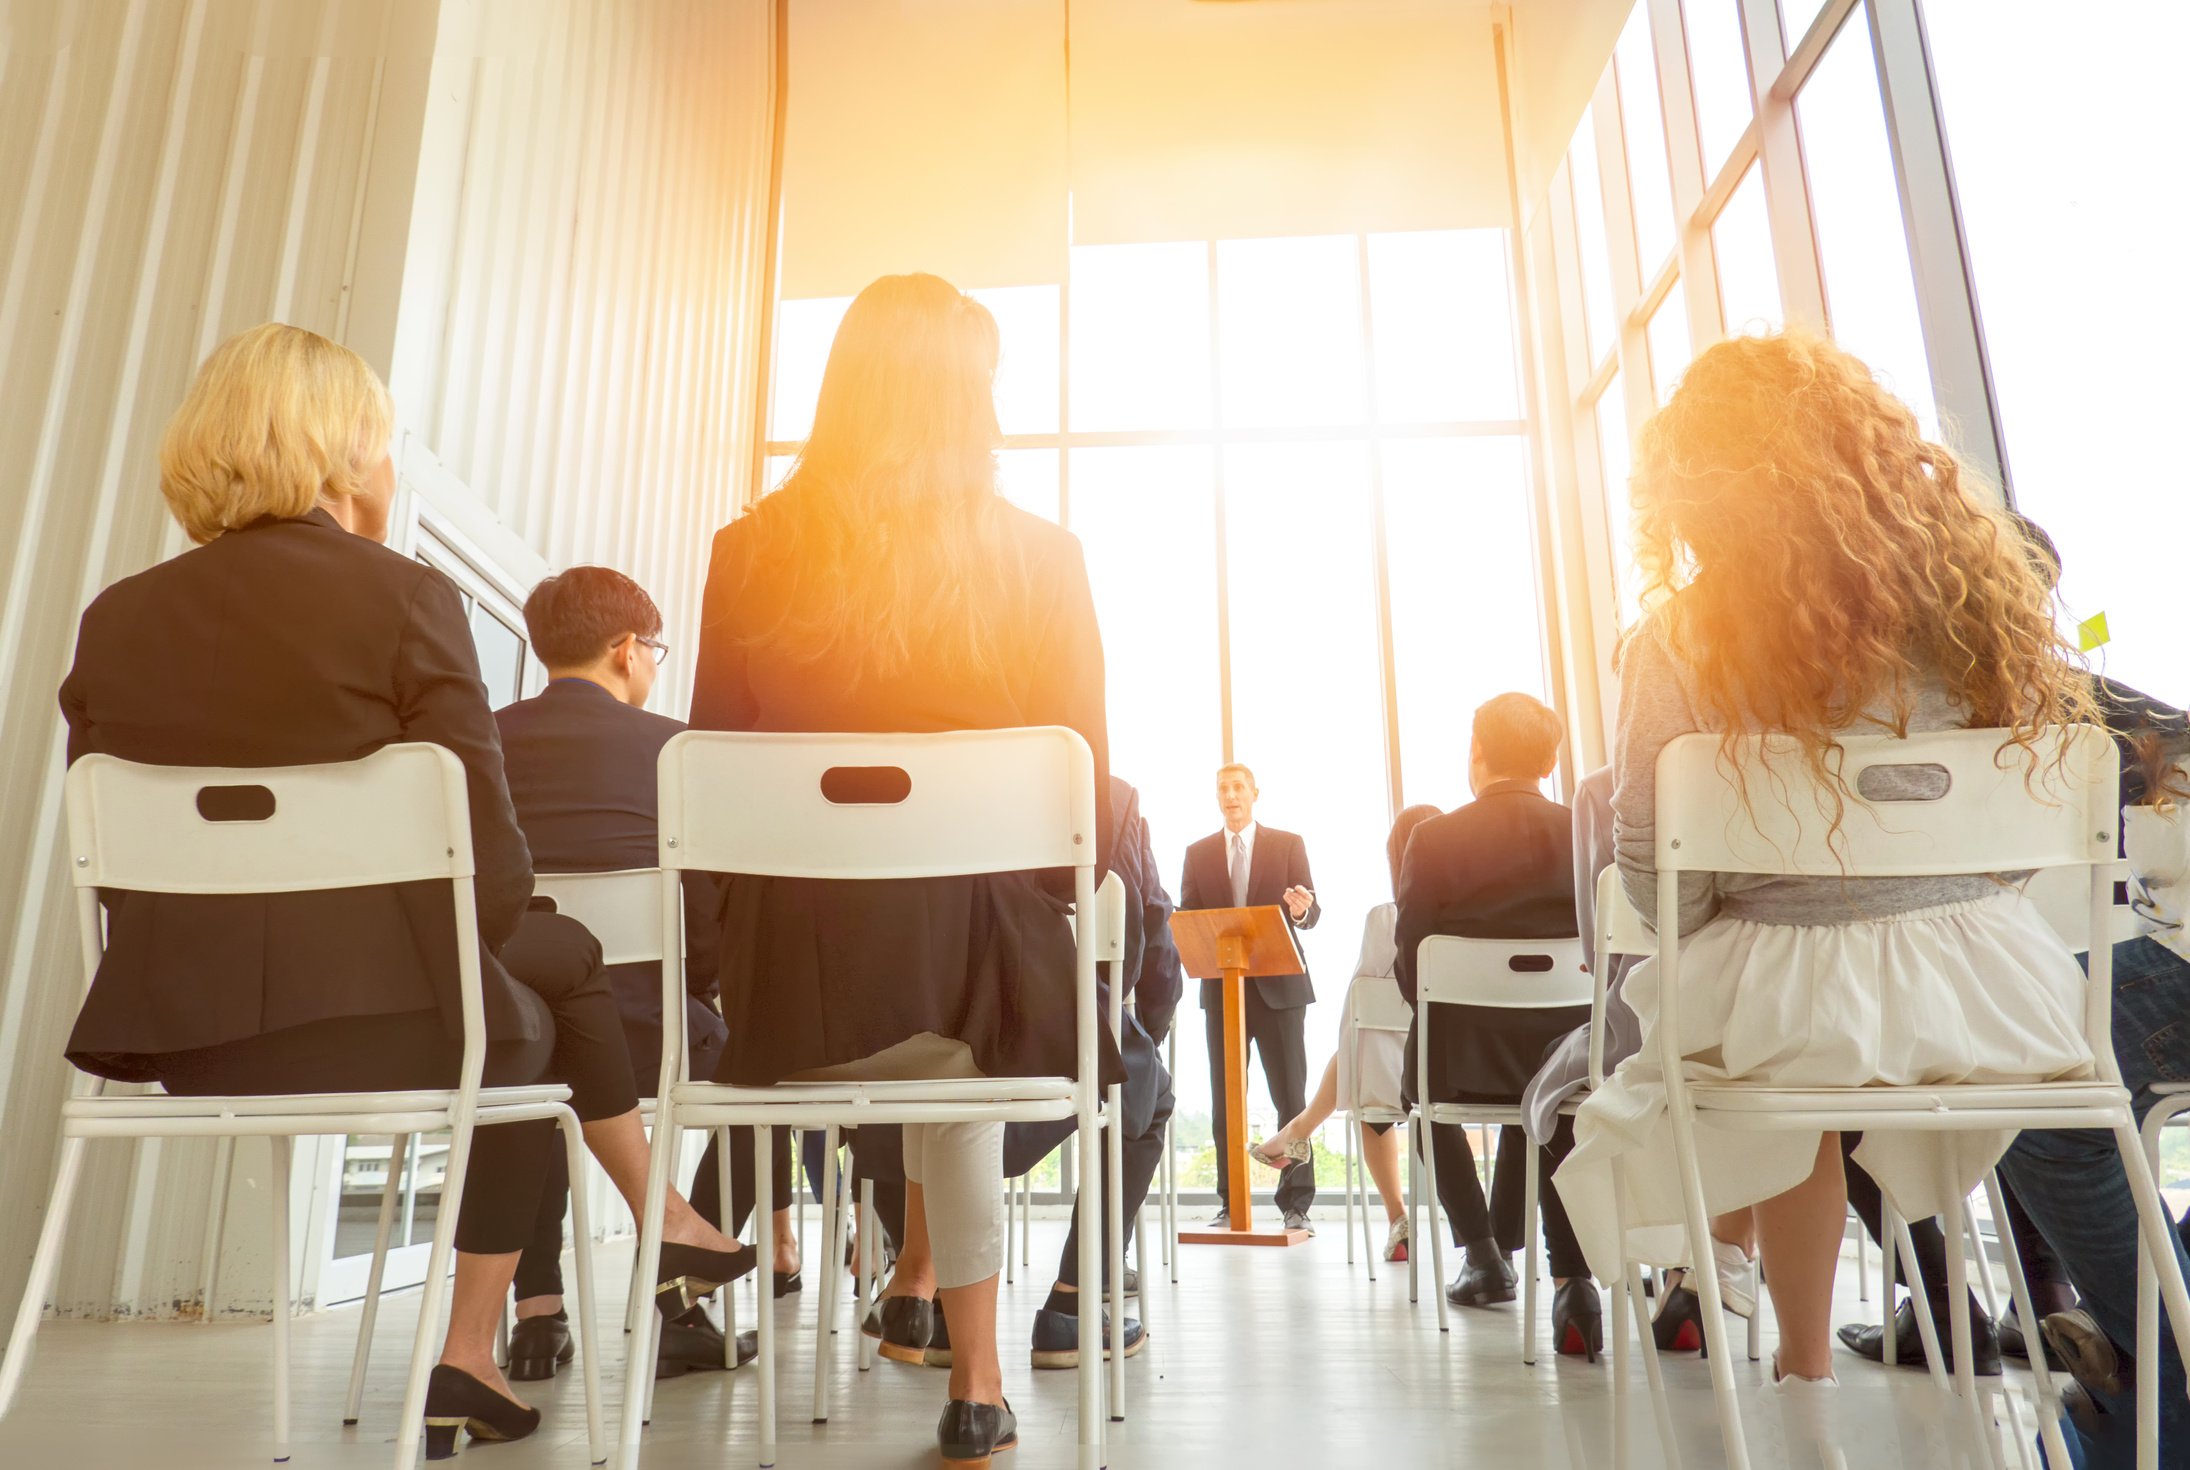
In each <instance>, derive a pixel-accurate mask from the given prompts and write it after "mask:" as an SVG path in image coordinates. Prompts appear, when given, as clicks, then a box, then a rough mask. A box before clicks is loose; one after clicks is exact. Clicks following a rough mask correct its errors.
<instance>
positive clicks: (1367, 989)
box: [1346, 980, 1414, 1032]
mask: <svg viewBox="0 0 2190 1470" xmlns="http://www.w3.org/2000/svg"><path fill="white" fill-rule="evenodd" d="M1346 1005H1347V1007H1348V1008H1349V1009H1350V1010H1351V1011H1352V1012H1353V1015H1352V1016H1351V1018H1350V1019H1351V1020H1352V1021H1353V1024H1354V1028H1355V1029H1356V1030H1359V1031H1400V1032H1404V1031H1405V1030H1406V1029H1407V1028H1408V1027H1409V1026H1412V1025H1413V1024H1414V1012H1413V1011H1412V1010H1410V1009H1408V1007H1407V998H1406V997H1405V996H1404V995H1401V994H1400V993H1399V982H1398V981H1397V980H1385V981H1382V982H1380V983H1371V982H1369V981H1365V980H1356V981H1355V982H1354V983H1353V984H1352V985H1350V986H1348V987H1347V990H1346Z"/></svg>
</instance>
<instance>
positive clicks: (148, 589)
mask: <svg viewBox="0 0 2190 1470" xmlns="http://www.w3.org/2000/svg"><path fill="white" fill-rule="evenodd" d="M392 420H393V413H392V410H391V409H390V406H389V403H388V393H387V389H385V388H384V387H382V386H381V383H380V380H379V378H378V377H376V376H375V375H374V373H373V370H372V369H371V368H370V367H369V366H367V365H366V363H365V361H364V359H362V358H360V357H359V356H358V355H357V354H356V353H354V352H352V351H350V350H349V349H348V348H346V347H341V346H338V345H336V344H335V343H333V342H330V341H328V340H327V339H326V338H325V337H321V336H319V335H317V334H315V333H312V332H307V331H304V330H302V329H301V328H298V327H288V326H281V325H278V324H271V323H270V324H268V325H266V326H262V327H254V328H252V329H251V330H250V331H248V332H244V333H242V334H241V335H239V336H236V337H232V338H230V339H229V340H228V341H227V342H224V343H222V344H221V346H220V347H219V348H218V349H217V350H216V351H215V352H214V353H213V355H212V356H211V357H210V358H208V359H206V362H205V365H204V366H203V367H202V368H200V369H199V371H198V376H197V380H196V381H195V382H194V383H192V384H191V387H190V392H189V394H188V395H187V396H186V397H185V398H184V399H183V402H182V406H181V407H180V408H179V409H177V410H176V412H175V416H174V418H173V419H172V420H171V421H170V422H169V424H168V426H167V432H166V435H165V437H164V438H163V439H162V440H161V442H160V492H161V494H163V495H165V496H166V497H167V504H168V508H169V510H171V511H172V512H173V513H174V516H175V519H176V520H177V521H179V522H180V523H181V524H182V527H183V529H184V530H185V531H187V532H188V533H189V535H190V539H191V540H192V541H194V542H196V543H197V548H196V549H195V550H193V551H187V552H184V553H183V554H182V555H181V556H178V557H176V558H174V559H173V560H172V561H167V562H162V563H161V564H160V565H158V566H156V567H153V568H152V569H151V570H149V571H146V572H141V573H139V574H138V575H136V576H134V577H130V578H127V579H125V580H123V581H121V582H117V583H116V584H114V585H113V586H112V587H109V588H108V589H107V590H106V591H105V592H103V593H101V594H100V595H99V596H98V598H97V599H96V600H94V601H93V602H92V604H91V606H90V608H89V609H87V610H86V611H85V613H84V617H83V626H82V629H81V631H80V632H79V633H78V635H77V642H76V662H75V666H74V667H73V668H71V669H70V670H69V675H68V679H67V682H65V683H64V684H63V685H62V686H61V709H62V712H63V713H64V714H65V715H66V716H67V718H68V756H69V759H70V760H71V761H74V760H76V759H77V758H78V757H79V756H84V755H89V754H92V753H93V752H104V753H106V754H109V755H115V756H120V757H121V758H123V759H124V760H132V761H141V762H145V763H148V764H153V765H185V766H289V765H313V764H319V763H324V762H333V761H347V760H354V759H357V758H358V757H360V756H363V755H367V754H370V753H371V752H373V751H375V750H378V749H380V748H381V747H382V746H384V745H393V744H396V743H397V742H400V741H427V742H431V743H433V744H436V745H440V746H444V747H446V748H447V749H448V750H450V751H451V752H453V753H454V754H455V755H456V757H457V759H459V760H460V761H462V762H463V765H464V775H465V780H466V785H467V787H468V788H469V792H470V807H471V840H472V853H473V857H474V859H475V862H476V867H477V878H476V888H477V906H478V921H479V922H478V929H479V938H480V944H481V948H482V951H483V952H482V953H481V955H480V970H481V981H482V984H481V990H482V999H483V1002H484V1007H485V1013H486V1031H487V1048H486V1067H485V1075H484V1080H485V1083H486V1085H488V1086H490V1087H493V1086H515V1085H522V1084H525V1083H532V1082H540V1081H549V1080H552V1081H556V1082H562V1083H566V1084H568V1085H569V1087H570V1091H571V1107H572V1109H573V1111H575V1112H576V1113H577V1115H578V1118H579V1121H580V1122H581V1123H582V1124H583V1125H584V1130H585V1139H586V1144H587V1146H588V1147H589V1148H591V1149H592V1151H593V1154H594V1157H596V1158H597V1159H599V1160H600V1161H601V1165H602V1167H603V1168H604V1169H605V1170H606V1171H607V1173H608V1176H609V1178H610V1179H611V1180H613V1181H614V1182H615V1184H616V1187H617V1189H618V1190H619V1191H620V1192H621V1193H622V1194H623V1197H624V1199H625V1200H626V1201H628V1202H629V1203H630V1205H631V1207H632V1208H633V1209H634V1210H640V1209H644V1208H645V1202H646V1175H647V1166H648V1156H647V1145H646V1135H645V1133H644V1132H643V1131H642V1130H641V1128H640V1126H639V1111H638V1097H637V1093H636V1090H635V1089H634V1087H633V1085H632V1076H631V1058H630V1056H629V1055H628V1054H627V1053H626V1051H625V1049H624V1036H623V1025H622V1022H621V1021H620V1020H619V1019H618V1017H617V1011H616V999H615V996H614V995H613V993H612V992H611V991H610V989H609V985H608V981H607V979H606V978H605V976H604V973H603V971H602V968H601V947H600V945H599V944H598V943H596V942H595V940H594V938H593V936H592V935H591V934H588V933H587V932H586V931H585V929H584V928H583V927H582V926H581V925H579V924H578V923H577V922H576V921H575V920H572V919H568V918H565V917H563V916H562V915H559V914H553V913H538V912H532V911H530V909H529V907H528V903H529V900H530V899H531V897H532V859H531V854H530V853H529V851H528V850H527V848H526V846H525V839H524V834H523V833H522V832H520V831H519V830H518V826H517V818H516V814H515V812H514V811H513V810H512V809H511V806H510V797H509V788H508V785H507V783H506V781H505V779H504V776H503V770H502V747H501V743H500V740H499V739H498V737H497V736H496V733H495V725H494V715H493V712H492V711H491V710H489V709H488V708H487V691H486V686H485V685H483V684H482V683H480V680H479V660H478V657H477V655H476V654H475V653H474V652H473V649H472V641H471V633H470V630H469V628H468V627H467V626H466V624H465V621H464V604H463V601H462V599H461V598H460V597H459V596H458V594H457V590H456V586H455V584H454V583H452V582H451V581H449V579H448V578H447V577H445V576H443V575H442V574H441V573H439V572H437V571H435V570H433V569H432V568H431V567H428V566H426V565H424V564H423V563H420V562H418V561H415V560H413V559H412V558H410V557H407V556H403V555H400V554H398V553H396V552H394V551H390V550H389V549H388V548H387V547H385V546H383V545H381V544H380V543H381V542H382V541H383V540H385V539H386V537H387V533H388V513H389V505H390V501H391V498H392V497H393V495H394V491H395V471H394V468H393V467H392V466H391V465H390V463H389V460H388V435H389V432H390V429H391V427H392ZM105 899H106V902H107V916H108V944H107V951H106V957H105V959H104V961H103V962H102V963H101V964H100V966H99V974H98V977H97V979H96V980H95V981H94V982H93V984H92V987H91V992H90V994H89V995H88V996H87V997H86V998H85V1000H84V1007H83V1010H82V1012H81V1013H80V1014H79V1015H78V1016H77V1019H76V1028H75V1031H74V1033H73V1034H72V1035H71V1036H70V1037H69V1042H68V1057H69V1060H70V1061H72V1062H74V1063H76V1065H77V1066H79V1067H81V1068H83V1069H84V1070H85V1071H87V1072H91V1073H94V1074H96V1075H98V1076H101V1077H112V1078H118V1079H120V1080H122V1081H127V1082H160V1083H163V1084H165V1085H166V1087H167V1090H168V1091H169V1092H173V1093H177V1094H184V1095H194V1096H204V1095H208V1094H222V1093H240V1094H262V1093H284V1092H383V1091H398V1092H401V1091H411V1090H415V1089H423V1088H444V1087H454V1086H455V1085H456V1084H457V1081H458V1076H459V1071H460V1066H461V1063H462V1060H463V1052H464V1040H463V1022H462V1013H461V1010H460V1001H459V996H458V982H457V965H456V926H455V923H454V920H453V917H452V915H451V914H450V911H449V891H448V889H447V887H446V886H445V885H434V884H424V885H417V884H405V885H400V886H395V887H383V888H350V889H338V890H332V891H327V892H317V893H281V894H270V895H266V896H263V897H262V896H257V895H226V894H223V895H205V894H168V893H108V894H106V895H105ZM560 1157H561V1154H560V1151H559V1150H558V1148H557V1145H556V1139H555V1134H554V1125H553V1124H552V1123H549V1122H545V1121H541V1122H527V1123H506V1124H502V1125H500V1126H498V1127H492V1128H482V1129H480V1130H479V1133H478V1136H477V1138H476V1139H475V1140H474V1142H473V1144H472V1153H471V1166H470V1173H469V1174H468V1176H467V1177H466V1179H465V1181H464V1194H463V1199H462V1201H461V1204H460V1207H459V1211H458V1215H457V1222H456V1282H455V1286H454V1289H453V1290H452V1292H451V1293H450V1298H449V1327H448V1336H447V1339H446V1343H445V1345H444V1347H443V1349H442V1356H441V1365H440V1366H439V1367H437V1368H435V1369H434V1371H433V1377H432V1379H431V1380H430V1382H429V1384H428V1387H427V1391H426V1425H427V1429H426V1452H427V1458H429V1459H445V1458H447V1457H448V1456H450V1455H453V1454H455V1453H456V1435H457V1431H458V1429H459V1428H461V1427H464V1426H468V1427H469V1429H470V1432H471V1434H472V1435H473V1436H474V1437H475V1438H480V1439H494V1440H507V1439H520V1438H522V1437H524V1436H525V1435H528V1434H530V1433H532V1432H533V1430H535V1429H536V1428H538V1427H539V1423H540V1415H539V1412H538V1411H537V1410H534V1409H530V1408H527V1407H525V1406H524V1405H523V1404H520V1403H518V1402H517V1401H516V1400H514V1399H513V1398H511V1397H510V1394H509V1386H508V1385H507V1384H506V1383H505V1382H504V1381H503V1378H502V1372H501V1370H500V1368H498V1367H497V1366H496V1365H495V1360H494V1333H495V1327H496V1325H497V1324H498V1323H499V1322H500V1320H501V1316H502V1305H503V1302H504V1301H505V1300H506V1299H507V1298H508V1296H509V1290H510V1280H511V1277H512V1276H513V1275H514V1273H515V1271H516V1269H517V1258H518V1254H519V1253H520V1252H521V1251H523V1250H524V1248H525V1246H526V1245H527V1243H529V1242H530V1240H531V1239H532V1235H533V1226H534V1220H535V1217H536V1216H537V1215H538V1213H539V1210H540V1200H541V1195H542V1193H543V1190H544V1187H545V1185H546V1182H547V1178H548V1173H549V1169H550V1167H551V1165H552V1162H553V1161H554V1160H555V1159H558V1158H560ZM667 1222H668V1223H667V1228H666V1237H667V1240H668V1242H669V1244H667V1245H665V1246H664V1248H663V1252H662V1281H663V1290H662V1292H661V1293H659V1294H657V1296H656V1298H655V1300H656V1303H657V1305H660V1306H662V1307H664V1308H665V1309H666V1310H667V1312H668V1314H669V1315H671V1316H675V1315H676V1314H678V1313H681V1312H683V1311H684V1310H685V1309H686V1308H687V1307H689V1306H690V1305H692V1299H693V1298H694V1297H696V1296H699V1295H704V1294H706V1293H707V1292H710V1291H713V1290H714V1289H715V1288H716V1287H717V1286H719V1285H721V1284H722V1283H724V1282H728V1281H733V1280H735V1279H737V1278H738V1277H740V1276H743V1275H744V1274H745V1273H746V1272H748V1271H750V1270H751V1269H752V1268H753V1260H754V1253H753V1252H752V1251H750V1250H748V1249H746V1248H745V1247H743V1246H740V1245H739V1244H737V1243H736V1242H735V1241H731V1240H726V1239H725V1238H724V1237H723V1236H722V1234H721V1233H720V1232H719V1231H717V1230H716V1229H715V1228H714V1227H713V1226H712V1225H709V1224H707V1223H706V1222H705V1221H703V1220H701V1219H700V1217H699V1216H698V1215H697V1214H695V1213H694V1212H693V1210H692V1207H691V1206H690V1205H689V1204H687V1203H686V1202H685V1200H684V1198H683V1197H682V1196H681V1195H679V1194H678V1193H677V1192H676V1191H675V1190H674V1189H672V1190H671V1191H670V1193H669V1199H668V1205H667Z"/></svg>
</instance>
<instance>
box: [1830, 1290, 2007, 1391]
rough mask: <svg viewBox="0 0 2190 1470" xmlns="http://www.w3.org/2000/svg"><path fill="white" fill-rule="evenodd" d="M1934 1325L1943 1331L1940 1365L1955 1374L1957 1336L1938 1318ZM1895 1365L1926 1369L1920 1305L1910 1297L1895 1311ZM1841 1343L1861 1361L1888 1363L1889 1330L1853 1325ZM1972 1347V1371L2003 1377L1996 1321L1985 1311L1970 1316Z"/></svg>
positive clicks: (1842, 1332)
mask: <svg viewBox="0 0 2190 1470" xmlns="http://www.w3.org/2000/svg"><path fill="white" fill-rule="evenodd" d="M1932 1320H1933V1322H1934V1323H1935V1324H1936V1325H1937V1326H1938V1329H1939V1356H1940V1358H1941V1360H1942V1361H1941V1364H1940V1366H1941V1367H1943V1368H1944V1369H1945V1370H1946V1371H1947V1372H1949V1373H1952V1372H1953V1371H1954V1334H1953V1332H1952V1330H1951V1329H1950V1328H1949V1327H1948V1325H1947V1324H1946V1323H1944V1322H1940V1321H1939V1320H1938V1318H1937V1317H1936V1316H1935V1317H1934V1318H1933V1319H1932ZM1893 1331H1894V1365H1895V1366H1896V1367H1900V1368H1925V1367H1926V1366H1927V1365H1926V1364H1925V1362H1924V1339H1923V1337H1922V1336H1921V1335H1920V1334H1919V1332H1918V1331H1917V1326H1916V1306H1915V1304H1914V1303H1913V1302H1911V1301H1909V1300H1908V1299H1907V1298H1906V1297H1904V1298H1902V1301H1901V1305H1900V1306H1899V1307H1897V1308H1895V1309H1894V1314H1893ZM1839 1335H1840V1341H1841V1343H1842V1344H1843V1345H1844V1346H1845V1347H1846V1348H1847V1349H1848V1351H1849V1352H1851V1353H1854V1354H1855V1355H1856V1356H1857V1357H1859V1358H1868V1359H1869V1360H1870V1361H1871V1362H1873V1363H1883V1362H1885V1361H1886V1329H1885V1328H1883V1327H1874V1326H1871V1325H1870V1324H1868V1323H1861V1322H1851V1323H1849V1324H1848V1325H1847V1326H1845V1327H1843V1328H1841V1329H1840V1334H1839ZM1970 1346H1971V1348H1972V1349H1973V1353H1974V1358H1975V1361H1974V1362H1972V1363H1971V1365H1970V1368H1971V1371H1972V1372H1973V1373H1974V1374H1975V1375H1976V1376H1977V1377H1979V1378H1997V1377H1999V1376H2000V1334H1999V1332H1998V1331H1997V1330H1995V1329H1994V1327H1993V1325H1992V1319H1991V1318H1990V1317H1987V1316H1986V1315H1985V1314H1984V1313H1983V1312H1982V1311H1978V1310H1974V1309H1973V1310H1972V1311H1971V1313H1970Z"/></svg>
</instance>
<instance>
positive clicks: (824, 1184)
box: [814, 1124, 845, 1424]
mask: <svg viewBox="0 0 2190 1470" xmlns="http://www.w3.org/2000/svg"><path fill="white" fill-rule="evenodd" d="M836 1150H837V1132H836V1127H835V1125H833V1124H832V1125H831V1126H830V1127H829V1129H828V1131H827V1132H826V1133H825V1134H824V1135H823V1138H822V1163H821V1199H822V1205H821V1294H820V1298H819V1307H818V1311H817V1315H816V1318H815V1322H814V1422H815V1423H816V1424H826V1423H828V1422H829V1375H830V1372H831V1371H832V1369H833V1367H834V1363H833V1359H834V1358H835V1356H836V1341H835V1339H836V1304H837V1300H838V1296H839V1293H841V1292H842V1290H843V1281H844V1267H843V1264H842V1262H843V1259H844V1241H845V1234H844V1210H843V1206H842V1205H841V1204H840V1203H839V1201H838V1200H837V1160H836Z"/></svg>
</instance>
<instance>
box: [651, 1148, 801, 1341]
mask: <svg viewBox="0 0 2190 1470" xmlns="http://www.w3.org/2000/svg"><path fill="white" fill-rule="evenodd" d="M753 1132H754V1135H755V1136H756V1137H758V1136H759V1133H760V1130H759V1129H757V1128H756V1129H754V1130H753ZM670 1152H671V1156H672V1157H674V1156H675V1153H676V1146H675V1145H674V1144H672V1145H671V1146H670ZM715 1159H716V1162H717V1163H718V1164H720V1165H721V1167H720V1168H718V1169H716V1170H715V1206H716V1209H717V1210H718V1211H719V1213H718V1215H717V1216H716V1218H717V1219H719V1220H721V1221H722V1233H723V1234H725V1235H727V1236H729V1237H730V1238H731V1239H732V1240H736V1239H738V1238H739V1237H741V1236H742V1235H743V1234H744V1233H745V1232H744V1231H742V1230H732V1229H731V1228H730V1211H731V1208H732V1206H731V1203H730V1130H729V1129H728V1128H727V1127H721V1128H717V1129H716V1130H715ZM773 1188H774V1186H773V1185H771V1186H770V1189H771V1190H773ZM768 1197H769V1196H767V1195H764V1194H762V1193H760V1175H759V1174H757V1173H756V1174H755V1175H754V1176H753V1219H752V1225H753V1249H754V1250H755V1251H758V1250H759V1249H760V1242H761V1239H762V1236H763V1234H764V1232H763V1231H762V1229H761V1225H760V1222H761V1208H760V1202H761V1201H762V1200H763V1199H766V1198H768ZM772 1245H773V1242H771V1246H772ZM754 1259H755V1260H757V1261H758V1262H759V1263H760V1264H759V1265H758V1266H756V1267H755V1268H754V1270H753V1277H754V1279H755V1280H757V1281H759V1282H760V1288H759V1292H758V1294H757V1295H756V1296H755V1297H754V1300H755V1301H765V1300H766V1299H767V1296H768V1269H769V1268H770V1267H771V1266H773V1265H774V1264H775V1254H774V1251H773V1250H772V1249H771V1250H770V1252H769V1254H767V1255H764V1256H755V1257H754ZM737 1366H738V1294H737V1290H736V1288H735V1287H734V1286H725V1287H724V1288H723V1289H722V1369H723V1371H724V1372H725V1373H728V1372H732V1371H734V1370H735V1369H736V1368H737Z"/></svg>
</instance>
